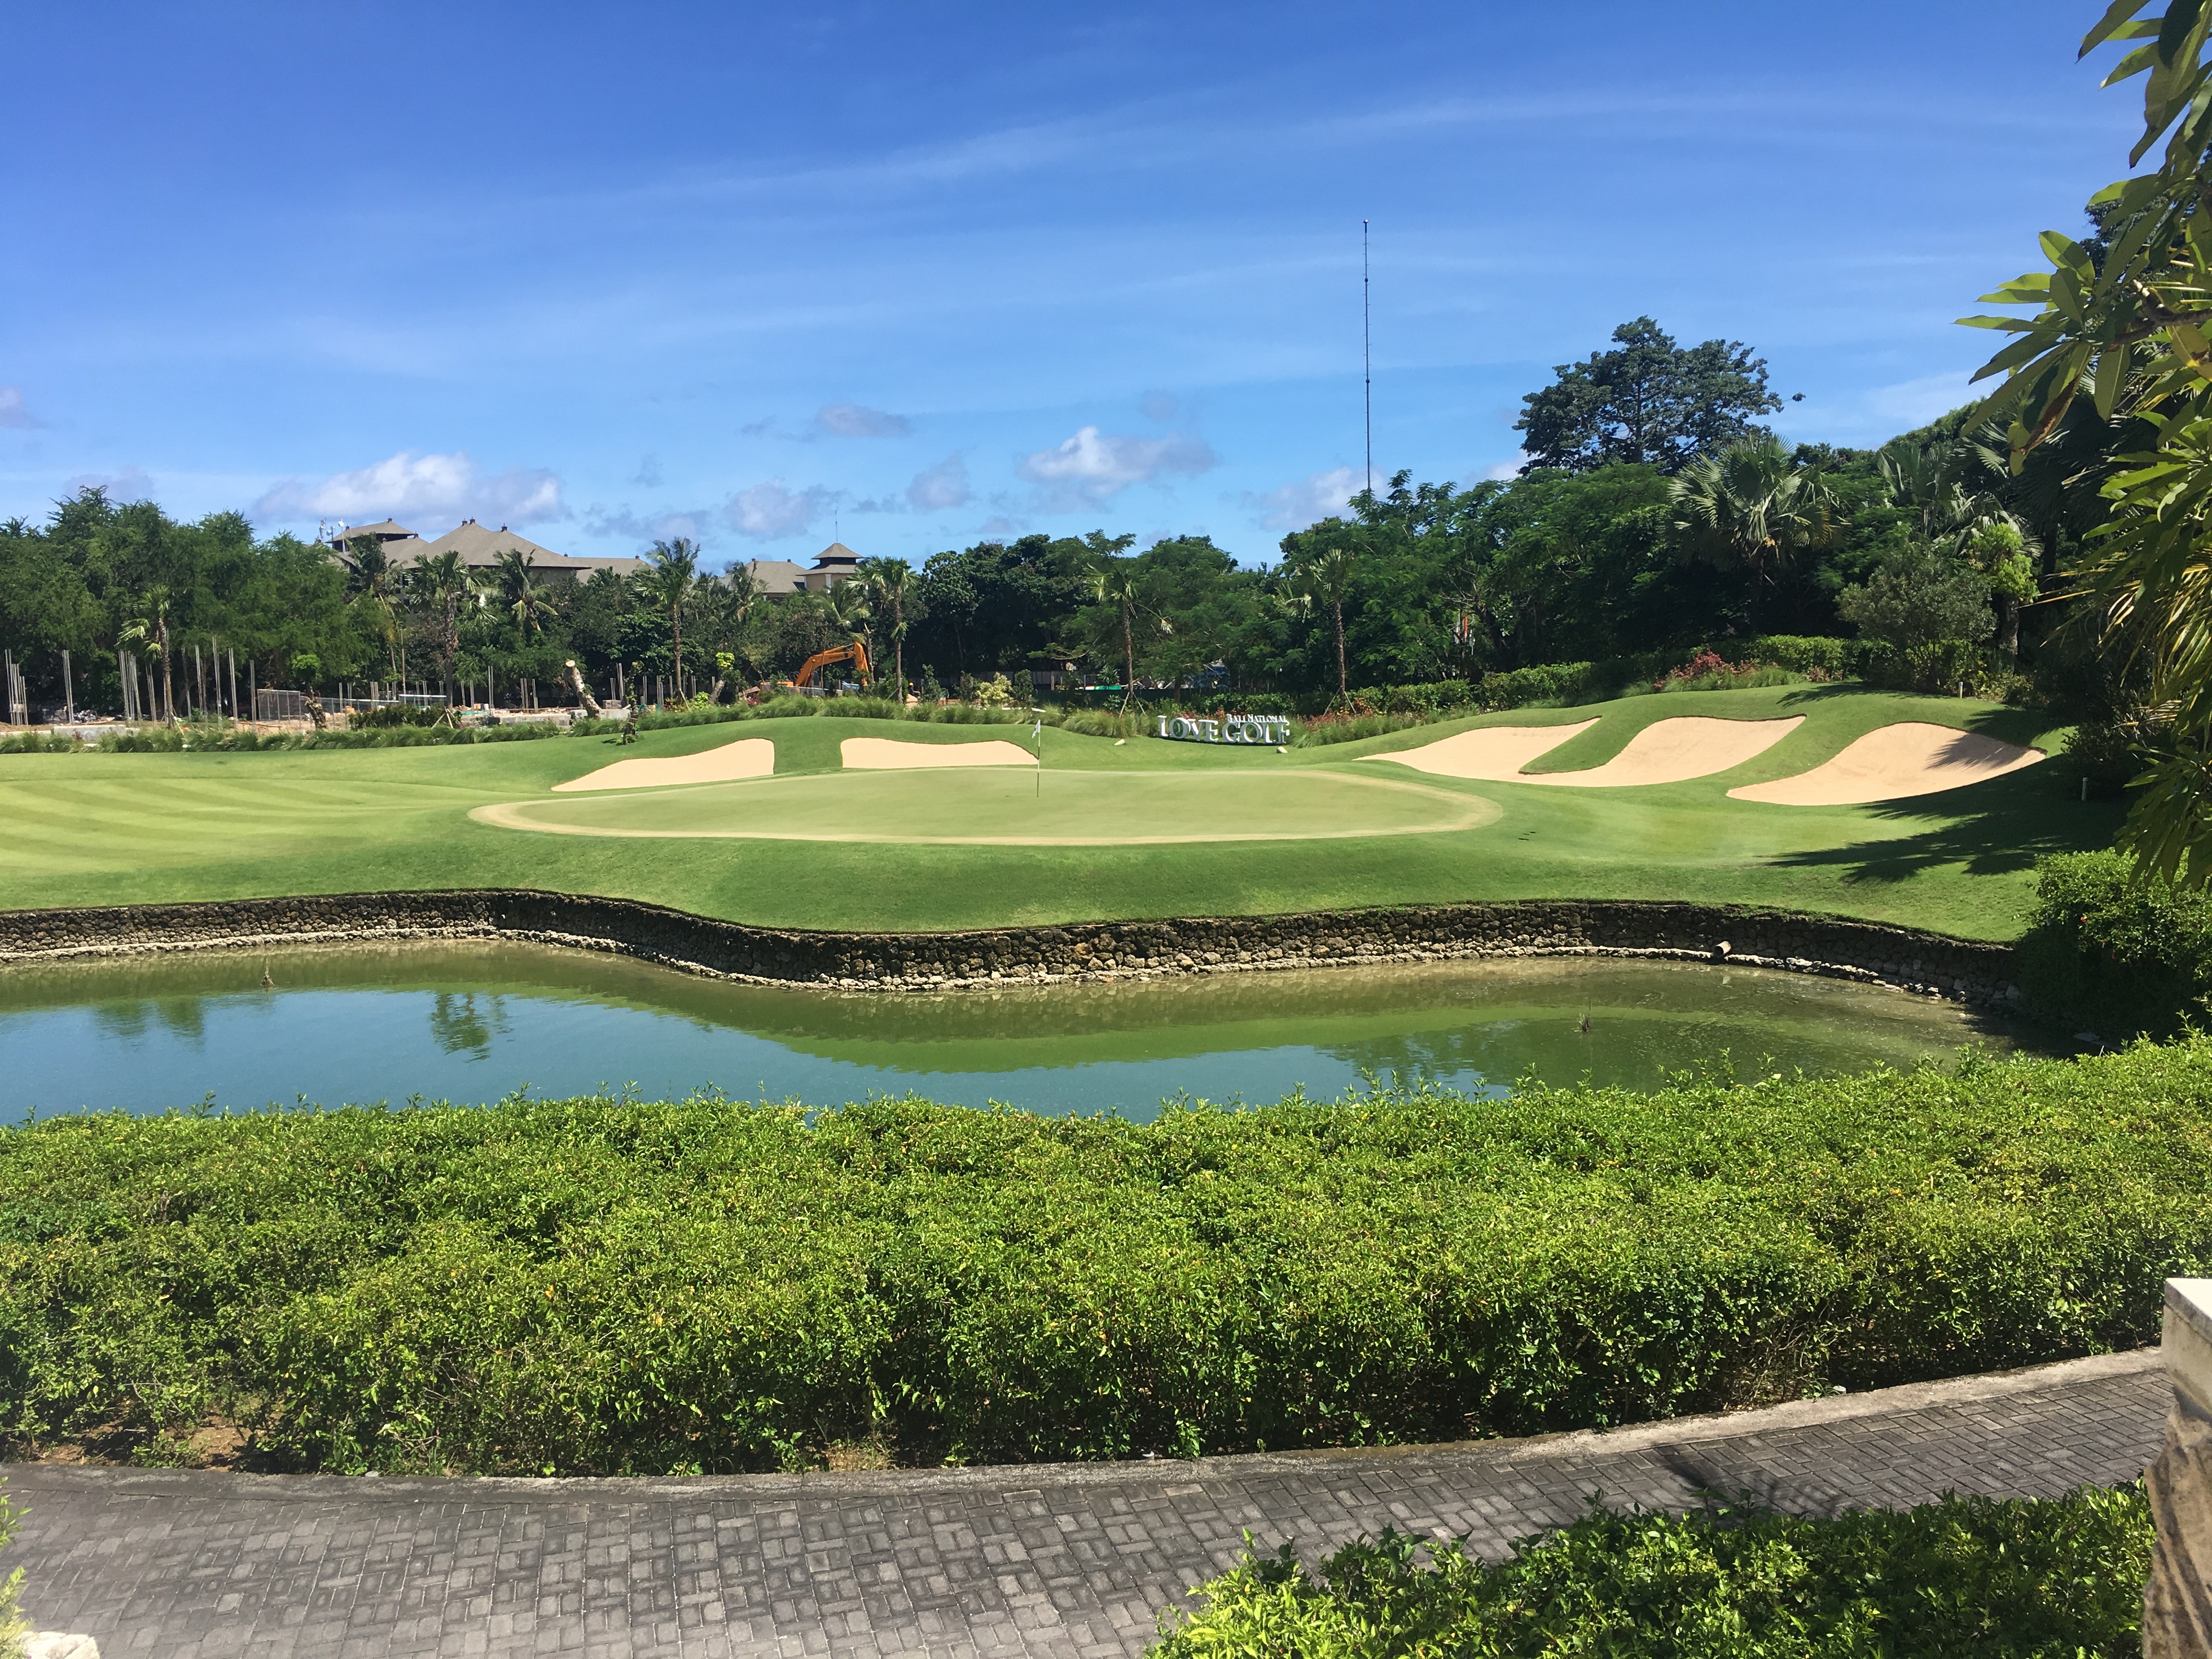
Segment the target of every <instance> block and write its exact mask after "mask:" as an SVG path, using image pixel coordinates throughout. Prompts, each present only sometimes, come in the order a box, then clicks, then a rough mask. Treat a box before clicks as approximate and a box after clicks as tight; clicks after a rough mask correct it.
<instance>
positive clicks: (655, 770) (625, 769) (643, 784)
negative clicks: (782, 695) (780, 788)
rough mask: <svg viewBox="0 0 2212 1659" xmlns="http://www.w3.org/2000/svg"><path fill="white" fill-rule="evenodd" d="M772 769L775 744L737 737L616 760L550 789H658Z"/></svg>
mask: <svg viewBox="0 0 2212 1659" xmlns="http://www.w3.org/2000/svg"><path fill="white" fill-rule="evenodd" d="M773 771H775V744H774V742H772V741H771V740H770V739H769V738H738V740H737V741H736V742H735V743H726V744H722V745H720V747H719V748H715V749H707V750H701V751H700V752H699V753H698V754H696V755H671V756H669V757H666V758H665V759H663V760H626V761H617V762H616V763H614V764H613V765H611V766H602V767H601V768H600V769H599V770H598V771H596V772H586V773H585V774H584V775H583V776H582V777H580V778H571V779H569V780H568V782H566V783H556V784H555V785H554V786H553V793H555V794H556V795H565V794H567V793H569V792H570V791H571V790H575V789H658V788H663V787H666V786H667V785H669V784H671V783H728V782H731V781H733V780H735V779H738V778H764V777H766V776H768V775H769V773H771V772H773Z"/></svg>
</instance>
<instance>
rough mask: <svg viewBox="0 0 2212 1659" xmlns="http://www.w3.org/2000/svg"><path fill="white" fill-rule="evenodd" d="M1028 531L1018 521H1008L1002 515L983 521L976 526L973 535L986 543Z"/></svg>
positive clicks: (1027, 527) (1024, 524) (1021, 521)
mask: <svg viewBox="0 0 2212 1659" xmlns="http://www.w3.org/2000/svg"><path fill="white" fill-rule="evenodd" d="M1028 529H1029V526H1028V525H1027V524H1026V523H1024V521H1023V520H1019V519H1009V518H1007V517H1006V516H1005V515H1004V514H998V515H994V517H991V518H988V519H986V520H983V522H982V523H981V525H979V526H976V530H975V533H976V534H977V535H978V536H981V538H983V539H984V540H985V541H987V542H988V541H998V540H1000V539H1003V538H1006V537H1008V536H1019V535H1021V534H1023V533H1024V532H1026V531H1027V530H1028Z"/></svg>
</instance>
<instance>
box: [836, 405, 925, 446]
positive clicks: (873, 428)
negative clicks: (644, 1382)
mask: <svg viewBox="0 0 2212 1659" xmlns="http://www.w3.org/2000/svg"><path fill="white" fill-rule="evenodd" d="M814 423H815V424H816V425H817V426H818V427H820V428H822V429H823V431H824V432H828V433H833V434H835V435H836V436H838V437H840V438H903V437H905V436H906V435H907V434H908V433H909V432H911V431H913V430H914V422H911V421H909V420H908V419H907V417H906V416H903V415H893V414H891V413H890V412H889V411H887V410H881V409H868V408H865V407H863V406H862V405H860V404H823V405H822V407H821V408H819V409H817V410H815V411H814Z"/></svg>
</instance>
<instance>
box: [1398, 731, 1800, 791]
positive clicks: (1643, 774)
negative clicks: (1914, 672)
mask: <svg viewBox="0 0 2212 1659" xmlns="http://www.w3.org/2000/svg"><path fill="white" fill-rule="evenodd" d="M1804 723H1805V717H1804V716H1803V715H1802V714H1793V715H1791V716H1790V718H1788V719H1787V720H1711V719H1707V718H1705V716H1703V715H1695V714H1692V715H1684V716H1680V717H1678V718H1676V719H1674V720H1655V721H1653V722H1652V723H1651V724H1650V726H1645V727H1644V729H1643V730H1642V731H1641V732H1638V733H1637V734H1636V735H1635V736H1634V737H1632V738H1630V739H1629V740H1628V742H1627V744H1626V746H1625V747H1624V748H1623V749H1622V750H1621V751H1620V753H1619V754H1618V755H1615V756H1614V757H1613V758H1612V759H1611V760H1609V761H1607V763H1605V764H1604V765H1602V766H1593V767H1591V768H1589V769H1588V770H1587V771H1582V772H1523V771H1522V767H1523V766H1526V765H1527V764H1528V763H1529V762H1530V761H1532V760H1534V759H1535V758H1536V757H1537V756H1539V755H1543V754H1547V753H1549V752H1550V751H1551V750H1554V749H1556V748H1558V747H1559V745H1560V744H1563V743H1565V741H1566V740H1567V739H1568V738H1571V737H1573V736H1574V735H1575V734H1576V733H1577V732H1587V731H1589V729H1590V727H1591V726H1595V725H1596V724H1597V722H1596V721H1595V720H1584V721H1583V723H1582V724H1581V725H1579V726H1487V727H1484V728H1481V729H1479V730H1476V731H1473V732H1460V733H1459V734H1458V735H1456V736H1455V737H1449V738H1443V739H1442V740H1441V741H1440V742H1437V743H1432V744H1428V745H1427V746H1426V747H1425V748H1421V749H1415V750H1409V751H1408V752H1407V753H1406V754H1402V755H1381V756H1377V757H1376V758H1377V759H1379V760H1394V761H1400V762H1402V763H1404V764H1406V765H1407V766H1411V767H1415V768H1418V769H1419V770H1421V771H1424V772H1435V773H1439V774H1441V775H1443V776H1445V777H1450V778H1476V779H1480V780H1481V781H1485V782H1488V783H1548V784H1556V785H1559V786H1560V787H1565V788H1571V789H1620V788H1625V787H1627V786H1629V785H1631V784H1638V783H1682V782H1686V781H1688V780H1689V779H1691V778H1704V777H1711V775H1713V774H1714V773H1716V772H1725V771H1727V770H1728V769H1729V768H1730V767H1732V766H1741V765H1742V764H1743V763H1744V762H1746V761H1747V760H1749V759H1751V757H1753V756H1754V755H1760V754H1764V753H1765V751H1766V750H1769V749H1771V748H1772V747H1774V745H1775V744H1778V743H1779V742H1781V741H1782V739H1783V738H1786V737H1788V736H1789V735H1790V733H1791V732H1795V731H1796V729H1797V728H1798V727H1799V726H1802V725H1803V724H1804ZM1477 738H1481V739H1488V740H1489V741H1486V742H1476V741H1474V739H1477Z"/></svg>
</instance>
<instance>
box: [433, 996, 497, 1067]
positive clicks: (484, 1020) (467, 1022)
mask: <svg viewBox="0 0 2212 1659" xmlns="http://www.w3.org/2000/svg"><path fill="white" fill-rule="evenodd" d="M503 1002H504V1000H503V999H501V998H499V997H495V996H488V997H486V998H485V999H484V1004H485V1006H487V1007H488V1008H489V1010H490V1012H489V1014H479V1013H478V1012H477V999H476V994H475V993H474V992H472V991H471V992H463V993H462V994H459V995H458V996H456V995H455V994H453V993H452V992H450V991H440V992H437V993H435V995H434V996H433V998H432V1000H431V1004H430V1036H432V1038H433V1039H435V1042H437V1045H438V1046H439V1047H440V1048H442V1049H444V1050H445V1051H446V1052H447V1054H469V1055H471V1056H473V1057H474V1058H476V1059H477V1060H489V1059H490V1058H491V1042H492V1038H493V1037H495V1036H506V1035H507V1015H506V1010H505V1007H504V1006H503Z"/></svg>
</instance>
